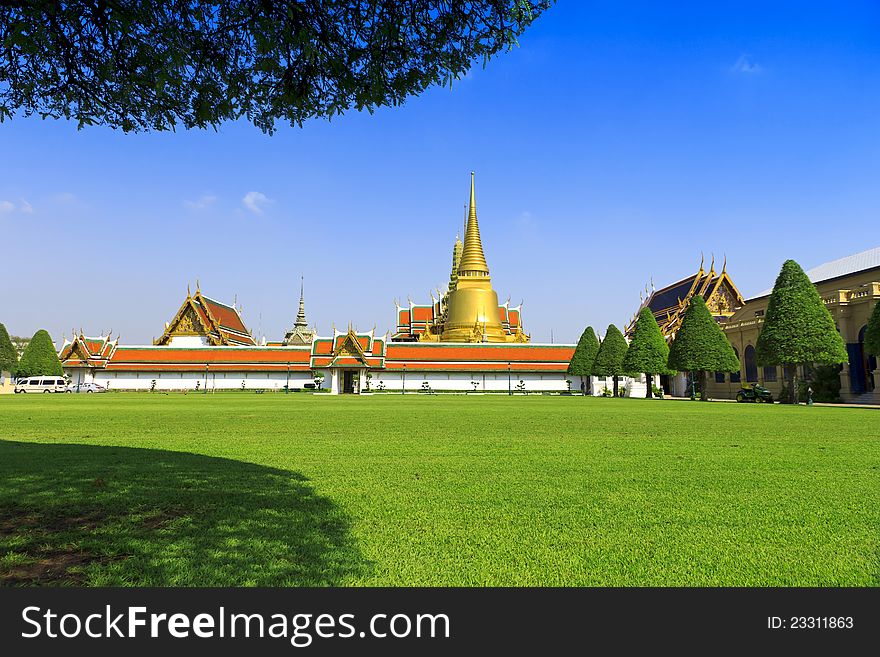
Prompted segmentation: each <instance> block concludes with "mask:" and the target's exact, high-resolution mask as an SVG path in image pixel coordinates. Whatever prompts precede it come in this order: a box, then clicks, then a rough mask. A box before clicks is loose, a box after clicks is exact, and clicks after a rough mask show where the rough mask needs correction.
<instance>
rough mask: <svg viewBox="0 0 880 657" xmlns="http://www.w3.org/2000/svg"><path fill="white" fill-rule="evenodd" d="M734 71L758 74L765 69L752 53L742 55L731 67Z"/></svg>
mask: <svg viewBox="0 0 880 657" xmlns="http://www.w3.org/2000/svg"><path fill="white" fill-rule="evenodd" d="M730 70H731V72H732V73H742V74H743V75H757V74H758V73H761V72H762V71H763V70H764V67H763V66H761V65H760V64H759V63H758V62H756V61H754V60H753V59H752V58H751V56H750V55H740V56H739V59H737V60H736V63H735V64H734V65H733V66H731V67H730Z"/></svg>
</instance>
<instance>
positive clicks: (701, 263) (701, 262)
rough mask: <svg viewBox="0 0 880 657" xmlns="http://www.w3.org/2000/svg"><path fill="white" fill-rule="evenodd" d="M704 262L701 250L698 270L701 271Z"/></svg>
mask: <svg viewBox="0 0 880 657" xmlns="http://www.w3.org/2000/svg"><path fill="white" fill-rule="evenodd" d="M705 262H706V257H705V256H704V255H703V252H702V251H700V271H703V264H704V263H705Z"/></svg>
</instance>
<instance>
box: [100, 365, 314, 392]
mask: <svg viewBox="0 0 880 657" xmlns="http://www.w3.org/2000/svg"><path fill="white" fill-rule="evenodd" d="M153 380H155V381H156V387H155V390H196V389H198V390H204V389H205V374H204V373H201V374H199V373H196V372H112V371H111V372H108V371H102V370H97V371H96V372H95V377H94V381H95V383H99V384H101V385H102V386H106V387H107V388H108V389H110V390H150V387H151V385H152V382H153ZM288 381H289V382H290V388H291V390H295V389H299V388H302V387H304V385H305V384H306V383H314V380H313V379H312V376H311V374H310V373H309V372H291V373H290V378H289V379H288V376H287V372H218V373H213V372H209V373H208V377H207V386H208V390H242V389H244V390H256V389H262V390H283V389H284V386H285V385H287V384H288ZM242 383H244V386H242ZM197 386H198V388H197Z"/></svg>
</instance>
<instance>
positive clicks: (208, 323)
mask: <svg viewBox="0 0 880 657" xmlns="http://www.w3.org/2000/svg"><path fill="white" fill-rule="evenodd" d="M175 335H201V336H204V337H205V338H206V340H207V341H208V343H209V344H212V345H215V346H220V345H245V346H250V345H256V341H255V340H254V338H253V336H252V335H251V333H250V331H249V330H248V328H247V327H246V326H245V325H244V322H243V321H242V319H241V315H240V313H239V310H238V309H237V308H236V307H235V306H234V305H229V304H226V303H223V302H221V301H217V300H216V299H211V298H209V297H206V296H205V295H203V294H202V291H201V289H200V288H199V287H198V286H196V293H195V294H190V292H189V289H187V294H186V299H185V300H184V302H183V304H182V305H181V306H180V309H179V310H178V311H177V314H175V316H174V318H173V319H172V320H171V321H170V322H169V323H168V324H166V325H165V330H164V332H163V333H162V336H161V337H160V338H159V339H158V340H156V341H155V343H156V344H157V345H167V344H168V343H169V342H170V341H171V338H172V337H174V336H175Z"/></svg>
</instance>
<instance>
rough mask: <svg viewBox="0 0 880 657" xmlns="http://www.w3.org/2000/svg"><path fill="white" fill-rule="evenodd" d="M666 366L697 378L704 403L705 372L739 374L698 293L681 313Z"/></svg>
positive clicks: (734, 361)
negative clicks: (682, 315)
mask: <svg viewBox="0 0 880 657" xmlns="http://www.w3.org/2000/svg"><path fill="white" fill-rule="evenodd" d="M668 366H669V368H670V369H673V370H677V371H679V372H689V373H690V375H691V376H696V377H697V378H698V380H699V384H700V399H702V400H703V401H707V400H708V399H709V395H708V394H707V390H706V372H738V371H739V367H740V365H739V358H737V357H736V353H735V352H734V351H733V347H731V346H730V342H728V341H727V337H726V336H725V335H724V331H722V330H721V327H720V326H718V322H716V321H715V319H714V318H713V317H712V313H710V312H709V309H708V308H707V307H706V300H705V299H703V297H701V296H700V295H699V294H695V295H694V296H692V297H691V300H690V301H689V302H688V307H687V309H686V310H685V311H684V317H683V318H682V320H681V326H680V327H679V329H678V332H677V333H676V334H675V339H674V340H673V341H672V345H671V346H670V347H669V361H668Z"/></svg>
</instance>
